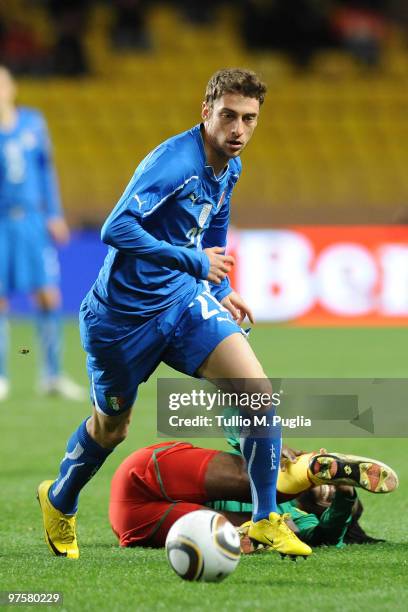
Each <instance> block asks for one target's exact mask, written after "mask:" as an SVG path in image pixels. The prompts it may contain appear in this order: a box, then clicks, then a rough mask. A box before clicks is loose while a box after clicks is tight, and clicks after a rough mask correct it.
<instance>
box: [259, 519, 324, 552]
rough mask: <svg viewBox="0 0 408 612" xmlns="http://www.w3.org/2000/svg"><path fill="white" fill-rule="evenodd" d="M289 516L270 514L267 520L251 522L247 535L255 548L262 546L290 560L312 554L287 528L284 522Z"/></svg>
mask: <svg viewBox="0 0 408 612" xmlns="http://www.w3.org/2000/svg"><path fill="white" fill-rule="evenodd" d="M288 518H290V514H282V515H281V514H277V512H271V513H270V515H269V520H268V519H262V520H260V521H257V522H256V523H254V522H253V521H251V523H250V525H249V528H248V531H247V535H248V537H249V538H250V539H251V540H252V542H253V544H254V545H255V546H257V545H259V544H263V545H264V546H265V547H266V548H267V549H268V550H275V551H276V552H279V553H280V554H281V556H282V557H284V556H285V555H289V556H290V557H291V558H292V559H296V557H299V556H302V557H304V558H306V557H308V556H309V555H311V554H312V549H311V548H310V546H308V545H307V544H305V543H304V542H302V541H301V540H299V538H298V537H297V536H296V534H295V533H294V532H293V531H292V530H291V529H290V528H289V527H288V525H287V524H286V522H285V521H286V520H287V519H288Z"/></svg>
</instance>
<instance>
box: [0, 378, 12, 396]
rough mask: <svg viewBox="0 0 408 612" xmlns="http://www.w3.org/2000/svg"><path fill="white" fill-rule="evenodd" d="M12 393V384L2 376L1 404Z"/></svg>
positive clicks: (0, 381) (0, 388)
mask: <svg viewBox="0 0 408 612" xmlns="http://www.w3.org/2000/svg"><path fill="white" fill-rule="evenodd" d="M9 393H10V383H9V381H8V380H7V378H6V377H5V376H0V402H4V400H6V399H7V397H8V394H9Z"/></svg>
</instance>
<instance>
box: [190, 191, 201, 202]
mask: <svg viewBox="0 0 408 612" xmlns="http://www.w3.org/2000/svg"><path fill="white" fill-rule="evenodd" d="M187 197H188V199H189V200H191V203H192V204H195V203H196V202H197V200H198V199H199V197H200V196H198V195H196V194H195V193H194V191H193V193H190V195H189V196H187Z"/></svg>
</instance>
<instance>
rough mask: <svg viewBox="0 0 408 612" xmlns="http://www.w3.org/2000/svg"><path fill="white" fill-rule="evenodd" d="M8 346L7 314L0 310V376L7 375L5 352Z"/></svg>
mask: <svg viewBox="0 0 408 612" xmlns="http://www.w3.org/2000/svg"><path fill="white" fill-rule="evenodd" d="M8 346H9V326H8V320H7V315H6V313H5V312H0V376H2V377H3V376H4V377H7V353H8Z"/></svg>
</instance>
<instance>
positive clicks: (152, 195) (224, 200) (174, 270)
mask: <svg viewBox="0 0 408 612" xmlns="http://www.w3.org/2000/svg"><path fill="white" fill-rule="evenodd" d="M240 172H241V161H240V159H239V158H235V159H231V160H230V161H229V163H228V165H227V167H226V168H225V170H224V171H223V173H222V174H221V175H219V176H215V174H214V171H213V168H212V167H211V166H208V165H207V162H206V156H205V150H204V144H203V140H202V136H201V126H200V125H197V126H195V127H193V128H192V129H190V130H188V131H186V132H183V133H182V134H179V135H177V136H174V137H173V138H170V139H169V140H166V141H165V142H164V143H162V144H161V145H159V146H158V147H157V148H156V149H154V151H152V152H151V153H150V154H149V155H148V156H147V157H146V158H145V159H144V160H143V161H142V162H141V163H140V165H139V166H138V167H137V169H136V171H135V173H134V175H133V177H132V179H131V181H130V183H129V185H128V186H127V188H126V190H125V192H124V193H123V195H122V197H121V198H120V200H119V202H118V204H117V205H116V207H115V208H114V209H113V211H112V213H111V214H110V215H109V217H108V219H107V220H106V222H105V223H104V225H103V227H102V232H101V236H102V240H103V241H104V242H105V243H106V244H108V245H110V248H109V251H108V254H107V256H106V258H105V262H104V264H103V267H102V269H101V271H100V273H99V276H98V278H97V280H96V282H95V283H94V285H93V287H92V288H91V290H90V292H89V293H88V296H87V298H86V303H87V305H88V307H89V308H90V309H91V310H92V311H93V312H95V314H98V315H99V316H102V317H103V316H105V315H106V316H111V315H113V316H117V317H118V318H122V317H124V318H131V319H134V320H135V319H136V318H140V319H145V318H150V317H152V316H155V315H156V314H158V313H160V312H161V311H163V310H165V309H167V308H169V307H171V306H173V305H175V304H177V303H179V302H182V301H183V300H184V299H187V298H188V297H189V296H190V297H191V299H192V298H193V297H194V296H195V295H196V294H197V293H198V292H199V291H202V290H203V289H204V287H203V280H204V279H206V278H207V276H208V272H209V260H208V257H207V256H206V255H205V253H203V249H204V248H207V247H212V246H220V247H225V246H226V240H227V228H228V222H229V210H230V198H231V192H232V189H233V187H234V185H235V183H236V182H237V180H238V178H239V175H240ZM211 291H212V293H213V295H214V296H215V297H216V298H217V299H218V300H221V299H222V298H223V297H224V296H226V295H228V293H230V292H231V288H230V286H229V281H228V279H225V280H224V281H223V282H222V283H221V285H212V286H211Z"/></svg>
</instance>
